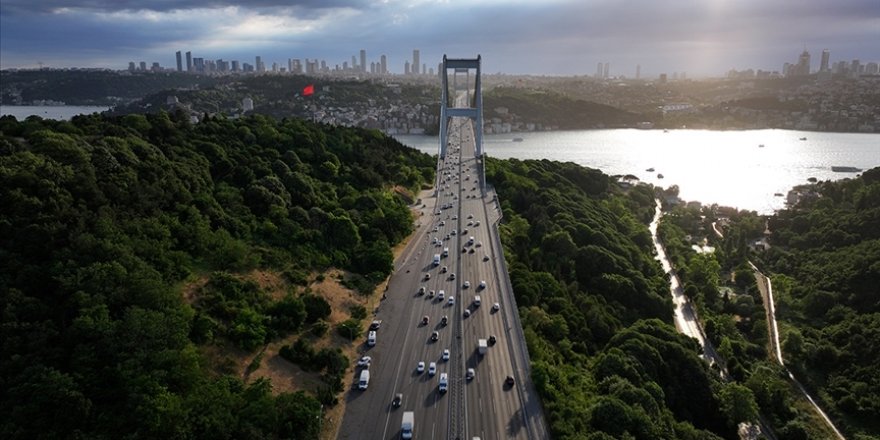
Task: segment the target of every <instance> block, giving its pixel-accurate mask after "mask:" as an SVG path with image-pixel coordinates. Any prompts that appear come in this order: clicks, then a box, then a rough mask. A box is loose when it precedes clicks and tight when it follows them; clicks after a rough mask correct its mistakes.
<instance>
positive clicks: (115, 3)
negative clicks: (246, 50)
mask: <svg viewBox="0 0 880 440" xmlns="http://www.w3.org/2000/svg"><path fill="white" fill-rule="evenodd" d="M365 4H366V2H365V1H363V0H248V1H247V3H246V4H243V3H242V2H241V1H232V0H72V1H68V0H4V1H3V7H4V9H7V10H8V11H10V12H17V13H28V12H30V13H35V12H36V13H51V12H56V11H59V10H82V11H92V12H118V11H156V12H168V11H185V10H191V9H220V8H226V7H230V6H232V7H239V6H242V7H243V6H246V7H247V8H250V9H261V8H298V9H305V10H313V9H334V8H360V7H363V6H365Z"/></svg>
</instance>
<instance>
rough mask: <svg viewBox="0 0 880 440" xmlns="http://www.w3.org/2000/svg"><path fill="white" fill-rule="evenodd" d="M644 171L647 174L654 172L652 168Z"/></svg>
mask: <svg viewBox="0 0 880 440" xmlns="http://www.w3.org/2000/svg"><path fill="white" fill-rule="evenodd" d="M645 171H647V172H649V173H653V172H654V167H651V168H648V169H647V170H645Z"/></svg>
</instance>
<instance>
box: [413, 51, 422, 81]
mask: <svg viewBox="0 0 880 440" xmlns="http://www.w3.org/2000/svg"><path fill="white" fill-rule="evenodd" d="M419 66H421V64H419V50H418V49H413V62H412V74H413V75H418V74H419Z"/></svg>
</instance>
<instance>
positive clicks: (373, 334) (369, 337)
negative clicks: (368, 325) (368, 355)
mask: <svg viewBox="0 0 880 440" xmlns="http://www.w3.org/2000/svg"><path fill="white" fill-rule="evenodd" d="M367 345H369V346H370V347H372V346H374V345H376V331H375V330H371V331H370V333H369V334H368V335H367Z"/></svg>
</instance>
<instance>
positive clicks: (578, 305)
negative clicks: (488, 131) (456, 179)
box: [486, 159, 756, 439]
mask: <svg viewBox="0 0 880 440" xmlns="http://www.w3.org/2000/svg"><path fill="white" fill-rule="evenodd" d="M486 176H487V180H488V181H489V182H491V183H492V184H493V185H494V186H495V188H496V190H497V192H498V195H499V200H500V201H501V204H502V208H503V213H504V222H503V224H502V225H501V227H500V229H501V235H502V242H503V244H504V247H505V258H506V259H507V261H508V263H509V270H510V278H511V282H512V285H513V290H514V294H515V297H516V302H517V305H518V307H519V313H520V316H521V319H522V322H523V326H524V330H525V334H526V341H527V344H528V349H529V355H530V357H531V361H532V376H533V377H532V379H533V380H534V382H535V386H536V387H537V390H538V393H539V394H540V395H541V397H542V401H543V405H544V409H545V415H546V417H547V419H548V426H549V428H550V432H551V435H552V436H553V438H558V439H576V438H585V439H612V438H628V439H718V438H729V439H733V438H737V437H736V427H737V424H738V423H739V422H743V421H751V420H754V419H755V416H756V403H755V397H754V395H753V394H752V392H751V391H750V390H749V389H747V388H745V387H743V386H741V385H738V384H725V383H723V382H722V381H721V380H720V379H719V378H718V375H717V373H716V372H715V371H713V370H711V369H710V368H709V366H708V364H706V363H705V362H704V361H703V360H702V359H701V358H700V348H699V345H698V344H697V342H696V341H695V340H693V339H690V338H688V337H686V336H684V335H681V334H679V333H678V332H677V331H676V330H675V328H674V327H673V325H672V304H671V298H670V296H669V293H668V292H669V290H668V289H669V285H668V281H667V279H666V277H665V275H664V273H663V271H662V269H661V268H660V265H659V263H658V262H657V261H655V260H654V258H653V245H652V240H651V236H650V233H649V231H648V228H647V224H648V223H649V222H650V220H651V217H652V215H653V212H654V197H655V195H654V189H653V188H652V187H649V186H647V185H639V186H635V187H633V188H630V189H628V190H623V189H621V188H620V187H618V185H617V183H616V181H615V179H613V178H611V177H609V176H607V175H604V174H602V173H601V172H600V171H598V170H592V169H588V168H584V167H581V166H578V165H575V164H572V163H559V162H550V161H531V160H529V161H519V160H515V159H510V160H506V161H499V160H489V161H488V164H487V171H486Z"/></svg>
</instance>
